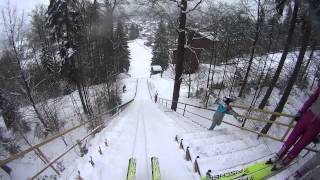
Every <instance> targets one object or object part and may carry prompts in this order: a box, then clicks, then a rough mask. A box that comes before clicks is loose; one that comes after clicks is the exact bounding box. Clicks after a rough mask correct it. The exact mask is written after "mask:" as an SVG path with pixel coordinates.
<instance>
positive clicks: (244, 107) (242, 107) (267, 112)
mask: <svg viewBox="0 0 320 180" xmlns="http://www.w3.org/2000/svg"><path fill="white" fill-rule="evenodd" d="M159 99H164V100H167V101H172V100H170V99H166V98H159ZM177 102H178V103H180V104H186V105H188V106H192V107H196V108H199V109H206V110H211V111H216V110H215V109H211V108H204V107H201V106H197V105H194V104H188V103H185V102H179V101H177ZM232 107H235V108H240V109H247V110H250V111H257V112H263V113H266V114H271V115H277V116H285V117H289V118H295V117H296V116H295V115H292V114H287V113H279V112H272V111H268V110H264V109H255V108H250V107H246V106H241V105H237V104H232Z"/></svg>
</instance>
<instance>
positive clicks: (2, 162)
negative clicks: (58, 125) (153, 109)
mask: <svg viewBox="0 0 320 180" xmlns="http://www.w3.org/2000/svg"><path fill="white" fill-rule="evenodd" d="M137 87H138V80H137V81H136V87H135V93H134V96H133V98H132V99H131V100H129V101H127V102H125V103H123V104H121V105H118V106H116V107H114V108H111V109H109V110H107V111H105V112H103V113H101V114H99V115H97V116H95V117H93V118H91V119H90V120H87V121H85V122H83V123H80V124H79V125H76V126H74V127H72V128H69V129H67V130H65V131H63V132H59V133H57V134H55V135H53V136H51V137H49V138H47V139H46V140H44V141H42V142H41V143H38V144H36V145H33V146H31V147H29V148H27V149H25V150H23V151H20V152H18V153H16V154H14V155H12V156H10V157H8V158H6V159H4V160H0V167H1V166H3V165H5V164H7V163H9V162H12V161H14V160H16V159H18V158H20V157H22V156H24V155H25V154H28V153H30V152H31V151H39V150H40V147H42V146H44V145H46V144H48V143H50V142H52V141H54V140H56V139H57V138H59V137H62V136H64V135H66V134H68V133H70V132H72V131H74V130H76V129H78V128H80V127H82V126H84V125H86V124H88V123H90V122H92V120H94V119H97V118H100V117H102V116H103V115H106V114H108V113H111V112H116V113H115V115H117V114H119V112H121V111H122V109H124V108H125V107H126V106H127V105H128V104H130V103H131V102H132V101H134V99H135V97H136V94H137ZM103 126H104V123H102V124H100V125H98V126H97V127H95V128H94V129H93V130H92V131H91V132H90V133H89V134H88V135H86V136H85V137H83V138H82V139H81V140H79V141H80V142H82V141H84V140H85V139H87V138H88V137H89V136H90V135H92V134H94V133H96V132H97V131H98V130H100V129H101V128H103ZM76 145H77V143H75V144H74V145H72V146H71V147H70V148H69V149H68V150H67V151H65V152H64V153H62V154H61V155H59V156H58V157H57V158H55V159H54V160H52V161H50V162H48V163H47V164H45V167H44V168H43V169H41V170H40V171H39V172H38V173H37V174H36V175H35V176H33V177H32V179H34V178H35V177H37V176H38V175H40V174H41V173H42V172H43V171H45V170H46V169H47V168H49V167H51V168H53V166H52V165H53V163H55V162H56V161H57V160H59V159H60V158H62V157H63V156H64V155H66V154H67V153H68V152H69V151H70V150H72V149H73V148H75V147H76ZM53 170H54V171H55V172H56V170H55V168H53ZM56 173H57V174H58V175H59V173H58V172H56Z"/></svg>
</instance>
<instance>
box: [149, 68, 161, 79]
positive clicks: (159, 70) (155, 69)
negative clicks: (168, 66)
mask: <svg viewBox="0 0 320 180" xmlns="http://www.w3.org/2000/svg"><path fill="white" fill-rule="evenodd" d="M162 72H163V70H162V67H161V66H160V65H152V66H151V73H150V77H151V75H154V74H158V73H161V77H162Z"/></svg>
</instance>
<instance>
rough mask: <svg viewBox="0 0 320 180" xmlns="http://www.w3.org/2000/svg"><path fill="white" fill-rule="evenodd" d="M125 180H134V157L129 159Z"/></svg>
mask: <svg viewBox="0 0 320 180" xmlns="http://www.w3.org/2000/svg"><path fill="white" fill-rule="evenodd" d="M127 180H136V159H134V158H130V159H129V165H128V172H127Z"/></svg>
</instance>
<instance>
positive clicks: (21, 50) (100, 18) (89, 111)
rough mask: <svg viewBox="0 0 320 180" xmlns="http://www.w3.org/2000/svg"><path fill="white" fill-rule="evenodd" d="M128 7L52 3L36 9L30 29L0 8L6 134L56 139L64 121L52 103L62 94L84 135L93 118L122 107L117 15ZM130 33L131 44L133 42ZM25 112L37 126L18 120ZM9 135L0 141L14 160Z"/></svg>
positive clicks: (121, 32)
mask: <svg viewBox="0 0 320 180" xmlns="http://www.w3.org/2000/svg"><path fill="white" fill-rule="evenodd" d="M126 3H127V2H126V1H125V0H112V1H111V0H104V1H103V2H100V1H97V0H94V1H90V0H80V1H79V0H52V1H50V4H49V5H48V6H47V7H46V6H43V5H40V6H37V7H36V8H35V9H33V11H32V12H31V14H30V24H26V23H25V22H26V20H27V18H26V16H25V15H24V14H21V13H18V11H17V10H16V8H15V7H13V6H11V5H10V4H9V3H8V5H7V7H6V8H4V9H2V20H3V23H4V31H5V35H6V38H5V40H4V44H5V48H4V49H3V50H2V52H1V57H0V79H1V82H0V110H1V111H0V112H1V115H2V118H3V121H4V124H5V126H6V128H7V129H8V130H12V131H13V132H20V133H21V134H23V133H25V132H27V131H30V130H31V129H34V130H35V131H37V132H35V134H38V135H39V136H41V137H45V136H47V135H48V134H50V133H56V132H59V130H60V129H61V128H62V127H63V126H64V124H65V123H66V121H67V120H64V119H61V118H60V117H59V113H60V112H59V107H57V106H58V105H56V104H55V100H59V99H60V100H61V98H63V97H64V95H69V96H70V97H72V98H71V99H72V102H73V105H74V108H75V109H77V110H75V111H77V112H78V114H80V113H81V112H83V113H84V114H85V118H86V119H89V120H90V127H89V129H92V128H94V127H96V126H97V125H99V124H101V123H102V120H101V119H100V120H99V119H98V120H97V118H93V117H94V116H95V115H97V114H99V113H101V112H103V111H105V110H107V109H109V108H112V107H115V106H116V105H119V104H120V103H121V99H120V94H119V92H118V90H119V80H118V77H119V74H120V73H127V72H128V70H129V66H130V62H129V55H130V52H129V49H128V27H127V26H126V24H125V22H126V21H127V20H128V16H127V15H126V14H125V13H123V12H122V11H121V8H120V7H121V6H123V5H124V4H126ZM134 30H135V31H134V32H131V33H132V35H131V38H136V37H137V31H136V29H134ZM94 86H99V88H91V87H94ZM73 92H76V94H75V93H73ZM77 97H79V100H80V102H81V107H77V103H76V99H77ZM22 107H31V109H32V114H33V117H32V118H34V120H33V121H32V123H34V124H30V122H29V121H26V118H25V117H22V116H25V112H21V108H22ZM22 109H24V108H22ZM79 117H80V116H79ZM6 133H7V131H6V130H4V129H1V135H0V140H1V142H3V143H4V144H6V147H5V149H6V150H8V151H9V152H10V153H14V152H15V151H16V150H17V148H16V146H17V145H16V144H15V143H14V141H13V139H14V138H10V137H8V136H6V135H5V134H6Z"/></svg>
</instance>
